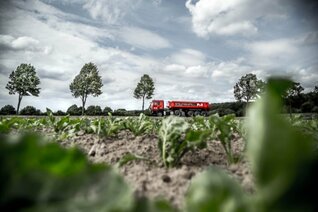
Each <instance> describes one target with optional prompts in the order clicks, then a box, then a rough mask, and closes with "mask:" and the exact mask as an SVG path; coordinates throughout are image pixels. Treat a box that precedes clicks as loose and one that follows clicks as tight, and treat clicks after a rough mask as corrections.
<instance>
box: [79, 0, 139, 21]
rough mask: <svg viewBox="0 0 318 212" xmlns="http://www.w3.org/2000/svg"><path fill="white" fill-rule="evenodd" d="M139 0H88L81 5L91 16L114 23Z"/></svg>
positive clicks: (130, 10)
mask: <svg viewBox="0 0 318 212" xmlns="http://www.w3.org/2000/svg"><path fill="white" fill-rule="evenodd" d="M139 3H140V0H134V1H131V0H107V1H101V0H88V1H86V3H85V4H84V5H83V8H84V9H86V10H87V11H88V12H89V14H90V15H91V17H92V18H94V19H101V20H103V21H105V22H106V23H108V24H115V23H117V22H118V21H120V20H121V19H122V18H123V17H124V16H125V15H126V14H127V13H129V12H132V11H133V10H134V9H135V8H136V7H137V6H138V5H139Z"/></svg>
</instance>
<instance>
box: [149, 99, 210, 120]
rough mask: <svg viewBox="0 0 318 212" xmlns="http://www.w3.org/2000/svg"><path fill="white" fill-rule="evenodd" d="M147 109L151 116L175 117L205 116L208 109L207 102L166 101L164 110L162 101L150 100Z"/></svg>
mask: <svg viewBox="0 0 318 212" xmlns="http://www.w3.org/2000/svg"><path fill="white" fill-rule="evenodd" d="M149 109H150V111H151V114H152V115H156V116H164V115H176V116H198V115H201V116H206V115H207V114H208V111H209V109H210V106H209V102H199V101H174V100H173V101H168V105H167V108H165V105H164V100H152V102H151V103H150V106H149Z"/></svg>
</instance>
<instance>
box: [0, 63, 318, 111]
mask: <svg viewBox="0 0 318 212" xmlns="http://www.w3.org/2000/svg"><path fill="white" fill-rule="evenodd" d="M39 85H40V79H39V77H38V76H37V75H36V71H35V68H34V67H33V66H32V65H31V64H21V65H19V66H18V67H17V68H16V70H14V71H12V73H11V74H10V76H9V82H8V84H7V85H6V89H8V90H9V94H10V95H14V94H18V104H17V110H15V108H14V107H13V106H12V105H6V106H4V107H2V108H1V110H0V114H2V115H9V114H21V115H42V114H43V113H42V112H41V111H40V110H38V109H36V108H34V107H33V106H26V107H25V108H23V109H22V110H21V111H19V110H20V104H21V101H22V98H23V97H24V96H31V95H32V96H36V97H37V96H39V94H40V89H41V88H40V87H39ZM265 85H266V82H265V81H262V80H260V79H258V78H257V76H256V75H255V74H252V73H249V74H246V75H245V76H242V77H241V78H240V79H239V80H238V82H237V83H236V84H235V85H234V88H233V92H234V97H235V99H236V100H237V101H236V102H226V103H212V104H211V111H210V114H214V113H219V114H220V115H226V114H232V113H234V114H236V116H244V115H245V114H244V113H245V109H246V107H247V106H248V104H249V103H250V102H253V101H254V100H255V99H256V98H258V97H259V96H260V95H261V93H262V92H263V91H264V88H265ZM102 87H103V83H102V79H101V76H100V75H99V71H98V69H97V66H96V65H95V64H94V63H91V62H90V63H86V64H85V65H84V66H83V67H82V69H81V70H80V72H79V74H78V75H76V76H75V78H74V79H73V81H72V82H71V84H70V86H69V89H70V92H71V93H72V95H73V96H74V97H75V98H80V99H81V103H82V105H81V106H80V107H78V106H77V105H72V106H70V107H69V108H68V109H67V111H66V112H63V111H61V110H58V111H57V112H56V113H55V114H56V115H65V114H69V115H84V114H86V115H108V113H113V114H114V115H139V114H140V113H141V112H145V113H148V112H149V111H148V110H145V106H144V104H145V100H146V99H151V98H152V96H153V94H154V90H155V86H154V82H153V79H152V78H151V77H150V76H149V75H147V74H144V75H143V76H142V77H141V78H140V81H139V82H138V84H137V86H136V88H135V89H134V93H133V96H134V98H136V99H141V100H142V109H141V110H131V111H127V110H126V109H117V110H114V111H113V110H112V109H111V108H110V107H105V108H104V109H103V110H102V108H101V107H100V106H96V105H91V106H89V107H87V108H85V105H86V102H87V98H88V96H90V95H91V96H93V97H97V96H99V95H101V94H102V90H101V88H102ZM303 91H304V88H303V87H302V86H301V85H300V83H298V82H294V83H293V86H292V87H291V88H290V89H289V90H288V91H287V92H286V93H285V94H284V96H283V99H284V103H285V106H284V110H283V111H282V112H285V113H318V86H315V88H314V89H313V91H310V92H307V93H304V92H303Z"/></svg>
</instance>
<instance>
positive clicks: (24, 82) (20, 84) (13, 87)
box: [6, 63, 40, 114]
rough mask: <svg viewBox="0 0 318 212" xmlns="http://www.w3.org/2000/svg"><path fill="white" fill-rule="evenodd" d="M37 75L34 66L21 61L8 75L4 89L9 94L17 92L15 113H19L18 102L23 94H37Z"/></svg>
mask: <svg viewBox="0 0 318 212" xmlns="http://www.w3.org/2000/svg"><path fill="white" fill-rule="evenodd" d="M39 84H40V79H39V77H37V76H36V71H35V68H34V67H33V66H32V65H31V64H24V63H22V64H21V65H19V66H18V67H17V68H16V70H15V71H12V73H11V74H10V76H9V82H8V84H7V86H6V89H8V90H9V94H10V95H14V94H16V93H17V94H18V96H19V97H18V106H17V114H19V109H20V103H21V100H22V97H23V96H30V95H32V96H39V94H40V88H39V87H38V85H39Z"/></svg>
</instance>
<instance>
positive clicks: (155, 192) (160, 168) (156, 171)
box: [62, 131, 254, 208]
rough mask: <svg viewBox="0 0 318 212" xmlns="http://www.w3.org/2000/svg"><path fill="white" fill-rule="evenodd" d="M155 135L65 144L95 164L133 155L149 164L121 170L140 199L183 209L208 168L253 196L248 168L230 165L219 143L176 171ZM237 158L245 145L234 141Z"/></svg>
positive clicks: (84, 138) (124, 134)
mask: <svg viewBox="0 0 318 212" xmlns="http://www.w3.org/2000/svg"><path fill="white" fill-rule="evenodd" d="M157 142H158V138H157V137H156V136H155V135H144V136H138V137H135V136H134V135H133V134H132V133H130V132H129V131H121V132H120V133H119V134H118V135H116V137H114V138H99V137H98V136H97V135H91V134H83V133H79V134H78V135H77V136H76V137H74V138H72V139H70V140H68V141H64V142H62V145H63V146H66V147H70V146H77V147H79V148H80V149H82V150H83V151H84V152H85V153H86V154H87V155H88V157H89V159H90V160H91V161H92V162H96V163H107V164H112V165H115V164H116V163H117V162H118V161H119V160H120V159H121V158H122V157H123V156H124V155H125V154H127V153H133V154H135V155H138V156H142V157H144V158H147V160H134V161H130V162H128V163H127V164H125V165H124V166H122V167H120V168H119V171H120V172H121V173H122V175H123V176H124V178H125V180H126V182H128V184H130V186H132V188H133V189H134V191H135V194H136V195H138V196H147V197H149V198H164V199H166V200H168V201H170V202H171V203H172V204H173V205H174V206H176V207H178V208H182V207H183V205H182V203H183V199H184V196H185V193H186V191H187V189H188V186H189V185H190V183H191V179H192V178H193V177H194V176H195V175H196V174H198V173H200V172H202V171H203V170H205V169H206V168H207V167H208V166H216V167H219V168H221V169H223V170H224V171H226V172H228V173H229V175H230V176H232V177H233V178H234V179H235V180H237V182H239V183H240V184H241V185H242V187H243V188H244V189H245V190H246V191H247V192H253V185H254V184H253V179H252V175H251V173H250V169H249V164H248V163H247V162H246V160H244V157H243V159H241V160H240V161H239V162H238V163H236V164H234V165H228V163H227V160H226V155H225V153H224V150H223V148H222V146H221V143H220V142H219V141H215V140H213V141H209V142H208V145H207V148H206V149H202V150H197V151H195V152H188V153H187V154H186V155H185V156H184V158H183V159H182V161H181V163H180V165H179V166H178V167H176V168H169V169H167V168H165V167H164V165H163V163H162V161H161V158H160V152H159V148H158V146H157ZM232 148H233V150H234V152H235V154H236V155H242V154H243V153H242V152H243V149H244V142H243V140H242V139H241V138H239V137H235V138H233V146H232Z"/></svg>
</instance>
